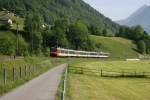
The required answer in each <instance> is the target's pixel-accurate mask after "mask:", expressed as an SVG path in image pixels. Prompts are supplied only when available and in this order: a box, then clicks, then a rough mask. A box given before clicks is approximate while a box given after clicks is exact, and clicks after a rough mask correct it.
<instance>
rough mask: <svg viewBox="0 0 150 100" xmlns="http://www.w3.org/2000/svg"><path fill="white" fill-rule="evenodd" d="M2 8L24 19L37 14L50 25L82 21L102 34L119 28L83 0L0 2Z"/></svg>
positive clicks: (11, 0)
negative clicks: (63, 21) (28, 14)
mask: <svg viewBox="0 0 150 100" xmlns="http://www.w3.org/2000/svg"><path fill="white" fill-rule="evenodd" d="M0 8H1V9H4V8H5V9H7V10H9V11H13V12H15V13H17V14H19V15H21V16H24V17H25V15H26V14H27V13H36V14H38V15H40V16H41V17H42V18H43V20H44V22H45V23H47V24H50V25H52V24H54V21H55V20H58V19H62V18H65V19H68V20H69V21H74V20H76V19H81V20H83V21H85V23H87V24H88V26H89V27H90V26H91V25H94V26H96V27H98V28H99V31H101V32H102V31H103V30H104V29H107V30H108V31H112V33H116V31H117V30H118V27H119V26H118V25H117V24H116V23H114V22H112V21H111V20H110V19H108V18H106V17H104V16H103V15H102V14H100V13H99V12H97V11H96V10H95V9H93V8H92V7H90V6H89V5H88V4H86V3H85V2H84V1H82V0H44V1H43V0H0Z"/></svg>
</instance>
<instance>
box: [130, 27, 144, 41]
mask: <svg viewBox="0 0 150 100" xmlns="http://www.w3.org/2000/svg"><path fill="white" fill-rule="evenodd" d="M143 35H144V29H143V28H142V27H141V26H136V27H133V29H132V33H131V34H130V37H131V38H132V39H133V40H135V41H138V40H140V39H141V38H142V36H143Z"/></svg>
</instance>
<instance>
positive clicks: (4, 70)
mask: <svg viewBox="0 0 150 100" xmlns="http://www.w3.org/2000/svg"><path fill="white" fill-rule="evenodd" d="M3 80H4V84H6V80H7V73H6V69H5V68H4V69H3Z"/></svg>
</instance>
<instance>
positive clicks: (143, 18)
mask: <svg viewBox="0 0 150 100" xmlns="http://www.w3.org/2000/svg"><path fill="white" fill-rule="evenodd" d="M149 18H150V6H149V5H143V6H142V7H140V8H139V9H138V10H137V11H135V12H134V13H133V14H131V15H130V16H129V17H127V18H126V19H124V20H119V21H116V22H117V23H118V24H120V25H126V26H129V27H132V26H137V25H141V26H142V27H143V28H144V29H145V31H147V32H148V33H150V21H149Z"/></svg>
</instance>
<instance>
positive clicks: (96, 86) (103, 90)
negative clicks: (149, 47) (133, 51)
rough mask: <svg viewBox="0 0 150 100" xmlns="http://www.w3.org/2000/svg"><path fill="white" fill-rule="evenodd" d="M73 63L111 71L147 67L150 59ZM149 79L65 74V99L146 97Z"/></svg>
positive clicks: (132, 99) (149, 90) (137, 99)
mask: <svg viewBox="0 0 150 100" xmlns="http://www.w3.org/2000/svg"><path fill="white" fill-rule="evenodd" d="M71 66H74V67H81V66H82V67H88V68H95V69H99V68H103V69H106V70H112V71H122V70H126V71H135V70H136V71H149V72H150V61H148V60H147V61H85V62H78V63H72V64H71ZM149 84H150V79H149V78H136V77H135V78H129V77H122V78H121V77H119V78H112V77H100V76H92V75H84V74H72V73H70V74H69V79H68V89H67V97H66V98H67V100H150V95H149V93H150V85H149Z"/></svg>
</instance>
